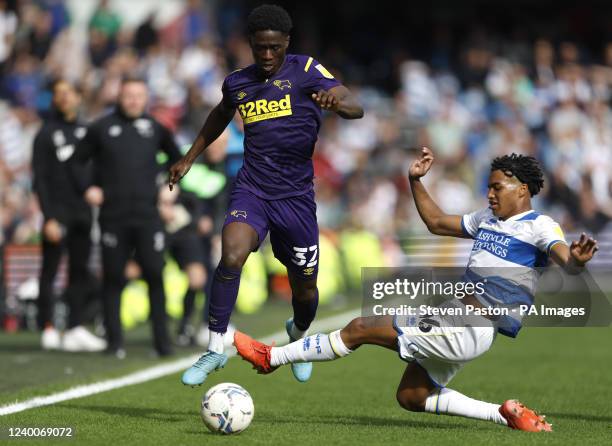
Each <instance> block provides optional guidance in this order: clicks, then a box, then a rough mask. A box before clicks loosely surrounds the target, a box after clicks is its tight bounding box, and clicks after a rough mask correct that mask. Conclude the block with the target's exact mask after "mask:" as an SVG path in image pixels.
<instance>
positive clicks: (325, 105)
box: [312, 90, 340, 112]
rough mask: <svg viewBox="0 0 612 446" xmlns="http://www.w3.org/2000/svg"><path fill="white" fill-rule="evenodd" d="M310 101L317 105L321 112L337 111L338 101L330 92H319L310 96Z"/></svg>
mask: <svg viewBox="0 0 612 446" xmlns="http://www.w3.org/2000/svg"><path fill="white" fill-rule="evenodd" d="M312 100H313V101H315V102H316V103H317V104H319V107H321V108H322V109H323V110H330V111H333V112H335V111H338V106H339V105H340V100H339V99H338V97H337V96H336V95H335V94H333V93H332V92H331V91H325V90H319V91H318V92H317V93H313V94H312Z"/></svg>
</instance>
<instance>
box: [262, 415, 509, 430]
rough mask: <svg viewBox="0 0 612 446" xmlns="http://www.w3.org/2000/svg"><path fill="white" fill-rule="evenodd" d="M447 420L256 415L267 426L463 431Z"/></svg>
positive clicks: (480, 425)
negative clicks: (299, 425) (370, 427)
mask: <svg viewBox="0 0 612 446" xmlns="http://www.w3.org/2000/svg"><path fill="white" fill-rule="evenodd" d="M426 417H429V418H431V417H432V415H431V414H424V415H423V418H426ZM445 420H448V418H440V419H439V421H434V420H431V419H430V420H429V421H427V420H423V421H422V420H415V419H413V418H406V419H397V418H384V417H376V416H370V415H355V416H338V414H337V413H336V414H327V415H326V414H313V415H309V416H308V417H304V418H299V417H279V416H278V414H271V413H266V412H263V413H262V412H259V414H257V422H258V423H269V424H272V425H274V424H313V425H314V424H322V425H325V424H329V425H333V426H349V427H350V426H364V427H366V426H376V427H402V428H406V427H415V428H420V429H444V430H446V429H460V430H465V426H464V425H462V424H455V423H447V422H445ZM497 427H498V426H495V425H493V424H490V423H474V425H473V426H472V427H470V429H474V430H492V429H496V428H497Z"/></svg>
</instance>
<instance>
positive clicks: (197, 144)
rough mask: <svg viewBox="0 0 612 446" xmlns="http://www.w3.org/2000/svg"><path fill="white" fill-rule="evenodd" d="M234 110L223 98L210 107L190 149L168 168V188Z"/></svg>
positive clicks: (184, 172)
mask: <svg viewBox="0 0 612 446" xmlns="http://www.w3.org/2000/svg"><path fill="white" fill-rule="evenodd" d="M234 112H235V109H234V108H232V107H229V106H228V105H226V104H225V102H223V100H221V102H219V104H218V105H217V106H216V107H215V108H213V109H212V111H211V112H210V114H209V115H208V118H206V122H205V123H204V125H203V126H202V129H201V130H200V133H198V136H197V137H196V139H195V141H194V142H193V144H192V145H191V149H189V151H188V152H187V153H186V154H185V156H183V158H181V159H180V160H179V161H177V162H176V163H175V164H174V165H173V166H172V167H171V168H170V182H169V187H170V190H172V187H173V186H174V185H175V184H176V183H178V182H179V180H180V179H181V178H183V177H184V176H185V175H186V174H187V172H189V169H190V168H191V165H192V164H193V162H194V161H195V160H196V158H197V157H198V156H200V154H201V153H202V152H203V151H204V149H206V147H208V146H209V145H210V144H211V143H212V142H213V141H214V140H215V139H217V138H218V137H219V135H221V133H223V130H225V128H226V127H227V126H228V125H229V123H230V121H231V120H232V118H233V117H234Z"/></svg>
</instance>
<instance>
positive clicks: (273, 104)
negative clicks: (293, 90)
mask: <svg viewBox="0 0 612 446" xmlns="http://www.w3.org/2000/svg"><path fill="white" fill-rule="evenodd" d="M238 111H239V112H240V116H242V120H243V121H244V123H245V124H250V123H252V122H259V121H263V120H265V119H274V118H280V117H282V116H290V115H292V114H293V111H292V110H291V95H290V94H289V93H287V94H286V95H285V97H284V98H282V99H280V100H278V101H276V100H272V101H269V100H267V99H258V100H256V101H249V102H245V103H244V104H238Z"/></svg>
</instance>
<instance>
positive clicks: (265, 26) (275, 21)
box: [247, 4, 293, 35]
mask: <svg viewBox="0 0 612 446" xmlns="http://www.w3.org/2000/svg"><path fill="white" fill-rule="evenodd" d="M291 28H293V23H292V22H291V17H289V13H288V12H287V11H285V9H284V8H282V7H280V6H278V5H267V4H266V5H261V6H258V7H257V8H255V9H253V10H252V11H251V13H250V14H249V18H248V19H247V32H248V33H249V35H253V34H255V33H256V32H257V31H267V30H272V31H280V32H281V33H283V34H289V32H290V31H291Z"/></svg>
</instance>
